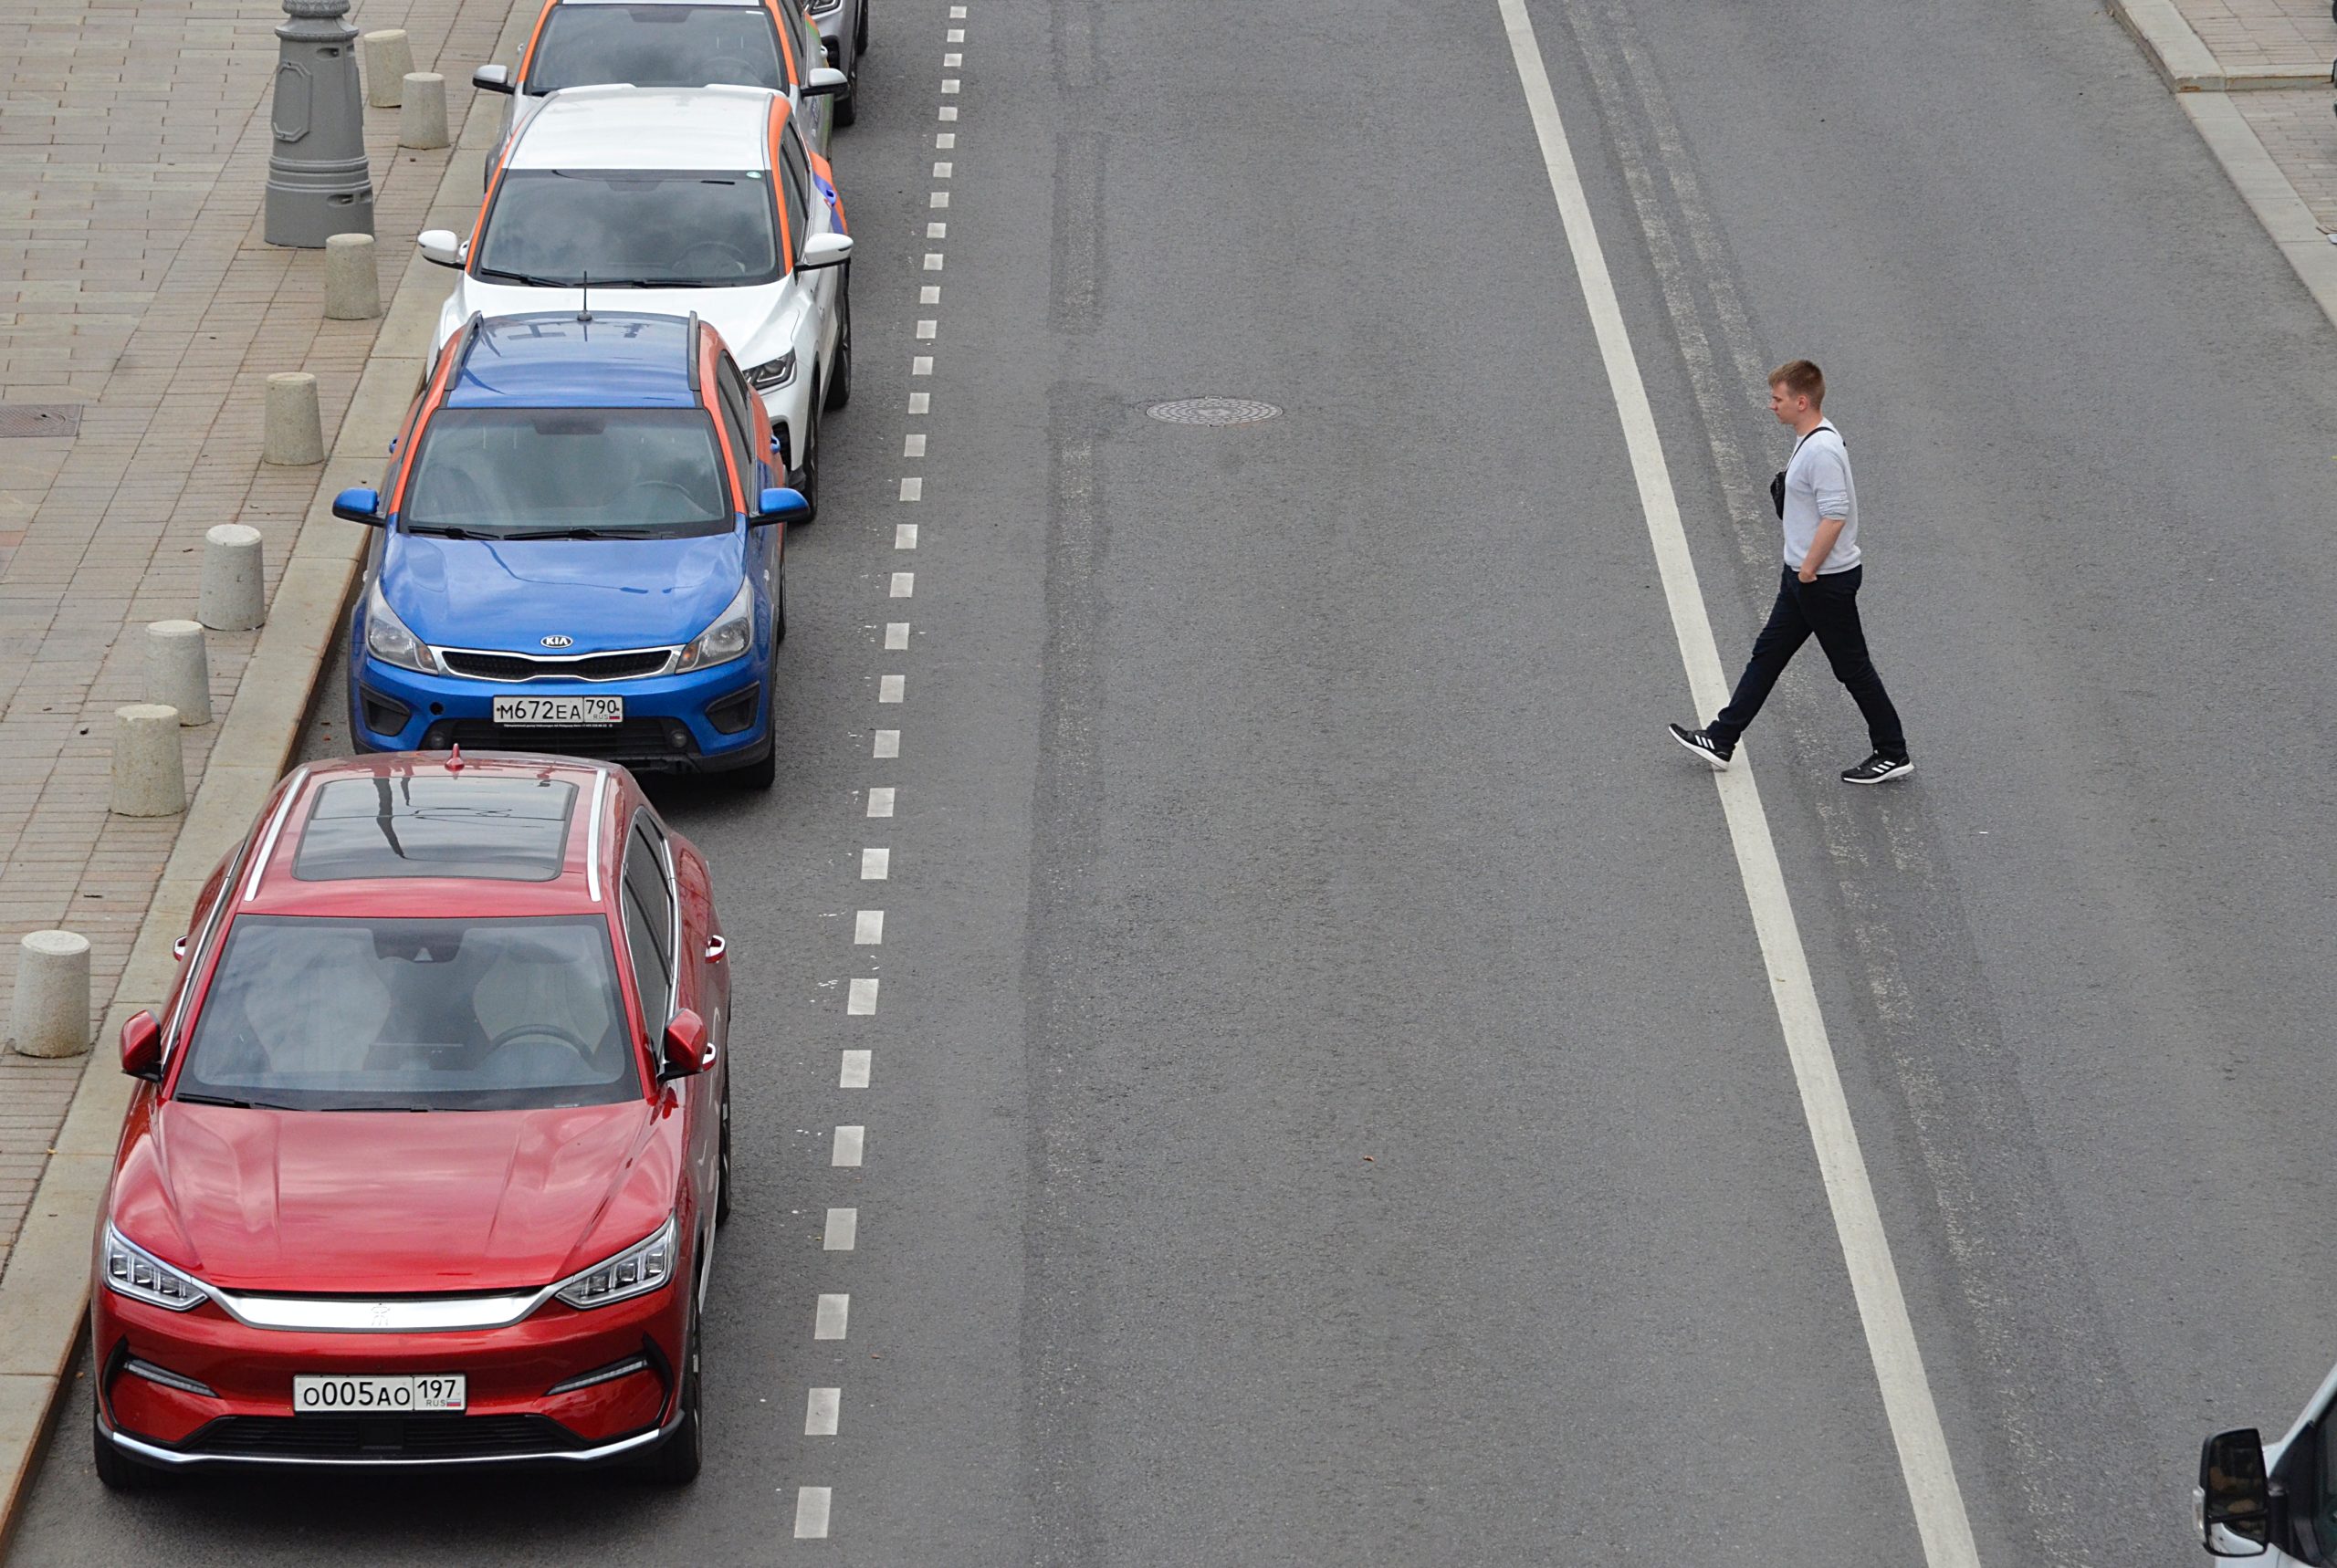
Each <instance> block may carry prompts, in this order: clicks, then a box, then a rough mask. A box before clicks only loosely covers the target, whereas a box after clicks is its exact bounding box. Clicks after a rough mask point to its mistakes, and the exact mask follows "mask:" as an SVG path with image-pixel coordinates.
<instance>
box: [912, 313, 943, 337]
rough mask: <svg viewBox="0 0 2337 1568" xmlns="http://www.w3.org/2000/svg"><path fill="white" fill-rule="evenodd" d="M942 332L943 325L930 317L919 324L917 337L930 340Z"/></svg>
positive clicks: (921, 320)
mask: <svg viewBox="0 0 2337 1568" xmlns="http://www.w3.org/2000/svg"><path fill="white" fill-rule="evenodd" d="M940 330H941V323H940V322H938V321H937V320H935V319H933V318H932V317H930V316H927V317H925V318H923V319H920V320H919V321H918V322H917V336H918V337H920V338H930V337H932V336H934V335H935V334H936V333H938V332H939V331H940Z"/></svg>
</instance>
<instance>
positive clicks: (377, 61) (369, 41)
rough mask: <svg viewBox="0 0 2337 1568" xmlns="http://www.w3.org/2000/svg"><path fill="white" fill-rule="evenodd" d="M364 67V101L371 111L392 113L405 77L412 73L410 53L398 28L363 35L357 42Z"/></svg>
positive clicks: (412, 54) (410, 49)
mask: <svg viewBox="0 0 2337 1568" xmlns="http://www.w3.org/2000/svg"><path fill="white" fill-rule="evenodd" d="M357 47H358V53H359V55H360V57H362V60H363V62H364V66H365V101H366V102H367V103H370V104H372V106H373V107H374V108H375V109H395V108H396V107H397V106H398V95H399V94H400V93H401V92H402V91H403V89H404V87H405V76H406V73H407V72H408V71H410V70H412V69H414V50H413V48H412V47H410V46H409V45H408V44H407V43H406V41H405V32H404V30H403V28H399V27H385V28H383V30H382V31H380V32H378V33H367V34H366V35H365V36H364V37H361V38H359V39H358V40H357Z"/></svg>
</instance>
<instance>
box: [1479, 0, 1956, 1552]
mask: <svg viewBox="0 0 2337 1568" xmlns="http://www.w3.org/2000/svg"><path fill="white" fill-rule="evenodd" d="M1500 5H1501V15H1502V20H1503V23H1504V26H1506V28H1507V29H1508V33H1509V47H1510V53H1511V54H1512V56H1513V57H1514V58H1515V61H1516V64H1517V75H1518V79H1519V82H1520V83H1521V84H1522V85H1523V86H1524V88H1525V105H1526V108H1527V110H1528V111H1529V112H1530V113H1531V114H1532V116H1533V120H1534V130H1535V136H1536V137H1537V138H1538V139H1539V141H1540V142H1541V147H1542V162H1543V165H1544V167H1545V169H1546V171H1547V172H1548V174H1549V179H1550V191H1551V193H1552V194H1553V195H1555V196H1556V198H1557V204H1558V214H1559V217H1560V219H1561V220H1562V222H1563V224H1564V225H1565V228H1566V235H1567V248H1568V249H1569V250H1570V251H1571V252H1572V253H1573V256H1574V265H1575V273H1576V276H1577V278H1578V280H1579V281H1580V283H1581V286H1582V295H1583V302H1584V304H1585V306H1586V307H1587V308H1588V311H1589V314H1590V322H1591V327H1592V329H1593V331H1594V332H1595V333H1596V335H1597V337H1598V352H1599V357H1600V358H1601V359H1602V360H1604V361H1606V367H1607V382H1608V387H1609V391H1610V392H1612V394H1613V396H1614V400H1615V406H1616V411H1617V416H1618V418H1619V420H1620V422H1621V423H1622V427H1623V440H1624V444H1625V445H1626V447H1627V448H1628V449H1629V451H1630V459H1631V474H1632V477H1633V478H1634V479H1635V480H1636V481H1637V484H1638V487H1639V494H1640V511H1641V512H1642V514H1643V515H1644V517H1645V519H1646V522H1647V531H1648V539H1649V542H1650V543H1651V545H1652V546H1653V547H1654V550H1655V560H1656V568H1657V570H1658V572H1659V574H1660V575H1661V578H1662V580H1663V594H1664V599H1665V601H1666V602H1667V604H1668V605H1669V607H1670V609H1671V612H1672V635H1673V637H1674V639H1675V640H1676V641H1677V642H1678V643H1679V645H1680V657H1681V661H1682V664H1685V665H1686V667H1687V673H1688V688H1689V693H1690V695H1691V696H1692V699H1693V703H1694V711H1696V712H1698V713H1713V712H1717V711H1718V710H1719V708H1720V707H1721V706H1722V705H1723V704H1724V703H1725V702H1726V701H1727V698H1728V686H1727V683H1726V680H1725V678H1724V675H1723V673H1722V670H1721V663H1720V650H1719V649H1718V648H1717V647H1716V646H1715V645H1714V644H1713V632H1712V623H1711V622H1710V621H1709V620H1708V619H1707V618H1706V616H1705V612H1704V600H1703V589H1702V587H1701V586H1700V585H1699V584H1698V582H1697V580H1696V566H1695V561H1694V559H1692V557H1691V556H1690V555H1689V553H1688V538H1687V534H1686V533H1685V531H1684V530H1683V529H1682V528H1681V524H1680V508H1679V502H1678V498H1677V497H1676V496H1675V495H1674V494H1673V491H1672V475H1671V471H1670V469H1669V468H1668V467H1666V465H1665V464H1664V459H1663V443H1662V438H1661V435H1660V434H1659V433H1658V431H1657V428H1656V423H1655V411H1654V409H1653V408H1652V407H1651V405H1650V403H1649V402H1648V396H1647V388H1646V386H1645V385H1644V383H1642V382H1641V381H1640V368H1639V360H1638V358H1637V356H1636V355H1635V354H1634V353H1633V351H1632V349H1631V340H1630V329H1628V328H1627V327H1626V325H1625V324H1624V321H1623V308H1622V303H1621V301H1620V300H1619V299H1618V298H1616V295H1615V285H1614V280H1613V278H1612V277H1610V276H1609V273H1608V271H1607V256H1606V253H1605V251H1604V250H1603V249H1602V248H1601V247H1600V246H1599V243H1598V228H1597V226H1596V225H1595V224H1594V223H1593V221H1592V218H1591V214H1590V201H1589V198H1588V195H1587V194H1586V193H1584V191H1583V186H1582V177H1581V175H1580V173H1579V172H1577V169H1576V167H1575V162H1574V152H1573V150H1572V149H1571V148H1570V147H1569V145H1568V144H1567V133H1566V125H1565V122H1564V121H1563V120H1561V119H1560V118H1559V115H1558V105H1557V99H1556V95H1555V94H1553V93H1552V91H1551V89H1550V77H1549V72H1548V71H1547V70H1546V68H1544V66H1543V63H1542V47H1541V44H1540V43H1539V41H1538V40H1536V39H1535V36H1534V23H1533V20H1532V18H1531V17H1529V16H1527V15H1526V11H1525V0H1500ZM1713 783H1714V785H1715V787H1716V788H1717V789H1719V791H1720V798H1721V807H1722V810H1723V811H1724V814H1725V815H1726V817H1727V820H1728V831H1729V839H1730V841H1731V843H1732V844H1733V845H1734V848H1735V852H1736V868H1737V874H1738V876H1739V878H1740V879H1741V880H1742V881H1743V882H1744V884H1745V900H1746V902H1747V903H1748V904H1750V905H1751V907H1752V912H1753V925H1754V930H1755V933H1756V934H1757V935H1758V936H1759V938H1760V942H1761V954H1762V956H1763V958H1764V959H1765V960H1766V968H1767V970H1768V975H1769V995H1770V999H1771V1001H1772V1003H1773V1004H1774V1005H1775V1006H1776V1010H1777V1022H1778V1024H1779V1026H1780V1027H1781V1028H1782V1030H1784V1033H1785V1040H1786V1052H1787V1056H1788V1057H1789V1058H1790V1059H1791V1061H1792V1063H1793V1072H1794V1080H1795V1082H1796V1083H1797V1086H1798V1087H1799V1089H1800V1091H1801V1103H1802V1113H1803V1115H1804V1117H1805V1118H1807V1120H1808V1124H1809V1139H1810V1143H1811V1145H1813V1146H1814V1147H1815V1148H1816V1150H1817V1154H1818V1173H1819V1175H1820V1176H1822V1177H1823V1178H1824V1181H1825V1185H1826V1198H1827V1202H1828V1204H1829V1207H1831V1208H1832V1210H1833V1215H1834V1233H1835V1235H1836V1236H1837V1237H1838V1238H1839V1240H1840V1242H1841V1247H1842V1257H1843V1260H1844V1262H1845V1264H1846V1265H1847V1267H1848V1269H1849V1270H1850V1291H1851V1294H1852V1296H1853V1297H1854V1298H1855V1299H1856V1301H1857V1302H1858V1309H1859V1321H1860V1324H1861V1325H1862V1326H1863V1327H1864V1329H1865V1331H1866V1342H1867V1352H1868V1354H1869V1355H1870V1357H1871V1359H1872V1361H1873V1364H1874V1373H1875V1380H1876V1382H1877V1383H1878V1384H1879V1385H1881V1393H1882V1406H1883V1411H1884V1414H1885V1415H1886V1416H1888V1418H1889V1420H1890V1422H1891V1435H1892V1439H1893V1441H1894V1442H1895V1443H1896V1444H1897V1447H1898V1449H1899V1469H1900V1473H1901V1474H1902V1476H1903V1477H1905V1479H1906V1483H1907V1494H1908V1500H1909V1501H1910V1502H1911V1504H1912V1505H1913V1510H1914V1515H1915V1530H1916V1533H1917V1534H1918V1535H1919V1536H1921V1537H1922V1540H1923V1556H1924V1560H1925V1561H1926V1562H1927V1563H1929V1564H1930V1565H1931V1568H1978V1564H1979V1552H1978V1549H1977V1548H1976V1547H1975V1545H1974V1544H1973V1540H1972V1523H1971V1520H1970V1519H1969V1517H1968V1516H1967V1515H1966V1514H1965V1508H1964V1496H1963V1493H1962V1492H1961V1491H1959V1490H1957V1488H1956V1484H1955V1467H1954V1461H1953V1460H1952V1459H1951V1458H1950V1457H1949V1454H1948V1451H1947V1436H1946V1434H1945V1432H1944V1431H1943V1430H1942V1429H1941V1427H1940V1421H1939V1409H1938V1407H1937V1406H1936V1405H1934V1402H1933V1400H1932V1391H1931V1384H1930V1382H1929V1381H1928V1380H1927V1379H1926V1377H1925V1376H1924V1374H1923V1352H1922V1350H1921V1349H1920V1347H1918V1346H1917V1344H1916V1343H1915V1330H1914V1324H1913V1322H1911V1321H1910V1320H1909V1318H1908V1316H1907V1302H1906V1298H1905V1297H1904V1295H1903V1294H1902V1292H1901V1291H1900V1287H1899V1275H1898V1271H1897V1270H1896V1269H1895V1268H1894V1266H1893V1265H1892V1260H1891V1241H1890V1239H1889V1238H1888V1237H1887V1236H1886V1235H1884V1233H1883V1229H1882V1216H1881V1211H1880V1210H1879V1209H1877V1208H1876V1207H1875V1201H1874V1188H1873V1186H1872V1184H1871V1182H1870V1181H1869V1180H1868V1178H1867V1171H1866V1159H1865V1156H1864V1155H1861V1154H1860V1150H1859V1139H1858V1131H1857V1129H1856V1128H1855V1127H1853V1126H1852V1125H1851V1124H1850V1104H1849V1102H1848V1101H1846V1100H1845V1099H1844V1098H1843V1095H1842V1081H1841V1078H1840V1075H1839V1072H1838V1071H1837V1070H1836V1068H1835V1063H1834V1051H1833V1047H1832V1045H1831V1044H1830V1043H1829V1040H1828V1039H1827V1035H1826V1020H1825V1019H1824V1017H1823V1016H1822V1015H1821V1014H1820V1013H1819V1012H1818V994H1817V991H1816V989H1815V988H1814V987H1813V986H1812V985H1811V983H1810V978H1809V959H1808V954H1806V953H1805V952H1804V951H1803V949H1802V945H1801V933H1800V930H1799V928H1798V927H1797V925H1796V923H1795V920H1794V915H1793V903H1792V900H1791V899H1790V898H1789V897H1788V896H1787V892H1786V882H1785V871H1784V868H1783V867H1781V866H1780V865H1779V864H1778V863H1777V855H1776V846H1775V844H1773V843H1772V842H1771V841H1770V838H1769V821H1768V818H1767V816H1766V813H1765V812H1764V811H1763V810H1762V808H1761V796H1760V792H1759V790H1758V789H1757V788H1756V787H1755V783H1754V779H1753V768H1752V763H1751V759H1750V758H1748V757H1746V756H1745V755H1744V753H1743V752H1742V749H1741V748H1740V751H1739V755H1738V763H1737V766H1736V767H1735V768H1733V769H1731V770H1730V771H1728V772H1726V773H1715V774H1714V775H1713Z"/></svg>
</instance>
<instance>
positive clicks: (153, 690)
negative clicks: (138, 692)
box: [146, 621, 211, 724]
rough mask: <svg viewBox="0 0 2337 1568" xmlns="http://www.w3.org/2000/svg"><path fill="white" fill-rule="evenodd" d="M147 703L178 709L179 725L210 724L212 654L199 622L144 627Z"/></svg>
mask: <svg viewBox="0 0 2337 1568" xmlns="http://www.w3.org/2000/svg"><path fill="white" fill-rule="evenodd" d="M146 700H147V701H148V702H150V703H161V704H162V705H163V706H166V707H174V708H176V709H178V710H179V722H180V723H181V724H209V723H210V722H211V654H210V651H209V650H208V649H207V648H206V647H205V646H204V642H203V623H202V622H199V621H156V622H152V623H150V624H149V625H148V626H147V628H146Z"/></svg>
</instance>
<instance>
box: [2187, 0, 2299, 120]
mask: <svg viewBox="0 0 2337 1568" xmlns="http://www.w3.org/2000/svg"><path fill="white" fill-rule="evenodd" d="M2175 9H2176V10H2178V11H2180V12H2182V13H2183V19H2184V20H2185V21H2186V22H2188V23H2190V24H2191V30H2192V31H2193V32H2195V33H2196V34H2198V35H2199V41H2200V42H2201V43H2203V44H2205V45H2206V46H2207V47H2208V49H2209V50H2210V51H2211V52H2212V53H2213V54H2214V55H2215V57H2216V64H2217V65H2219V66H2222V67H2223V68H2225V69H2226V70H2227V71H2233V72H2239V73H2246V74H2250V75H2258V74H2270V73H2273V72H2280V73H2284V74H2301V75H2306V76H2324V77H2325V76H2326V75H2328V73H2329V62H2330V60H2331V58H2332V57H2337V21H2332V19H2331V17H2330V11H2329V5H2328V4H2327V0H2175ZM2324 112H2325V106H2324ZM2332 124H2337V120H2332Z"/></svg>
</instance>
